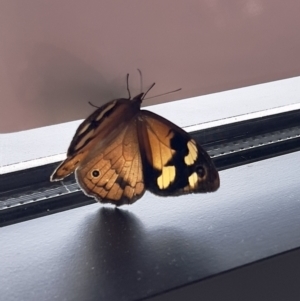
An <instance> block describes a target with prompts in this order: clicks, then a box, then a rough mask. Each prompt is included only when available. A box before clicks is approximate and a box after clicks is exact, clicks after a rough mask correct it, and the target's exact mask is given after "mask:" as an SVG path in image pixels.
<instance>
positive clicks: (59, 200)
mask: <svg viewBox="0 0 300 301" xmlns="http://www.w3.org/2000/svg"><path fill="white" fill-rule="evenodd" d="M283 108H284V107H283ZM280 111H281V112H280ZM245 116H246V115H245ZM260 116H261V117H255V118H252V119H249V118H248V117H249V116H247V117H246V118H244V119H243V118H238V121H237V122H230V123H224V122H223V124H222V125H217V126H213V127H209V128H204V129H203V127H202V129H200V130H197V126H193V127H191V128H190V129H193V131H191V132H190V134H191V136H192V137H193V138H194V139H195V140H197V141H198V142H199V143H200V144H201V145H202V146H203V147H204V148H205V149H206V150H207V151H208V153H209V154H210V156H211V157H212V158H213V160H214V163H215V165H216V167H217V169H218V170H224V169H227V168H232V167H236V166H239V165H243V164H247V163H250V162H254V161H258V160H263V159H266V158H271V157H274V156H278V155H282V154H287V153H290V152H293V151H297V150H299V149H300V109H298V108H297V109H292V110H290V111H287V110H286V109H282V110H277V111H276V113H275V114H271V115H268V114H266V115H263V114H261V115H260ZM57 164H58V162H55V163H51V164H47V165H43V166H38V167H33V168H28V169H24V170H19V171H15V172H9V173H5V174H1V175H0V226H4V225H8V224H12V223H16V222H20V221H24V220H28V219H31V218H35V217H38V216H43V215H47V214H51V213H55V212H59V211H62V210H67V209H70V208H75V207H79V206H83V205H87V204H92V203H94V200H93V199H92V198H88V197H86V196H85V195H84V194H83V193H82V192H81V191H80V189H79V188H78V186H77V184H76V181H75V179H74V176H73V177H69V178H68V179H67V180H66V181H63V182H56V183H51V182H50V181H49V177H50V174H51V173H52V171H53V170H54V168H55V167H56V166H57ZM221 180H222V179H221Z"/></svg>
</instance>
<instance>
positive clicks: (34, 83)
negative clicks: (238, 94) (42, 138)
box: [0, 0, 300, 133]
mask: <svg viewBox="0 0 300 301" xmlns="http://www.w3.org/2000/svg"><path fill="white" fill-rule="evenodd" d="M299 12H300V1H298V0H285V1H281V0H272V1H270V0H244V1H242V0H228V1H223V0H181V1H180V0H151V1H147V0H144V1H130V0H129V1H123V0H122V1H115V0H114V1H111V0H110V1H100V0H95V1H92V0H87V1H79V0H78V1H75V0H72V1H71V0H51V1H50V0H49V1H46V0H43V1H41V0H26V1H23V0H1V1H0V103H1V111H0V133H5V132H10V131H17V130H23V129H29V128H33V127H39V126H44V125H49V124H55V123H61V122H64V121H70V120H76V119H80V118H84V117H86V115H87V114H88V113H89V112H90V111H91V107H90V106H89V105H88V104H87V102H88V101H92V102H93V103H94V104H95V105H101V104H103V103H104V102H106V101H108V100H110V99H112V98H115V97H124V96H125V97H126V89H125V87H126V86H125V75H126V73H128V72H130V74H131V75H132V76H131V81H130V83H131V89H132V94H135V93H138V92H139V77H138V73H137V72H136V68H140V69H141V70H142V72H143V84H144V87H145V88H147V87H148V86H149V85H150V84H151V83H152V82H153V81H155V82H156V83H157V86H156V87H155V88H154V89H153V90H152V91H151V96H152V95H155V94H160V93H163V92H167V91H170V90H173V89H176V88H180V87H181V88H182V89H183V90H182V91H180V92H178V93H174V94H171V95H167V96H163V97H159V98H154V99H151V100H149V101H147V100H146V101H145V104H152V103H155V102H156V103H158V102H164V101H171V100H176V99H182V98H187V97H192V96H197V95H203V94H208V93H212V92H217V91H223V90H227V89H233V88H237V87H243V86H248V85H252V84H257V83H262V82H268V81H272V80H276V79H282V78H288V77H292V76H297V75H300V61H299V57H300V38H299V37H300V33H299V28H300V17H299ZM225 105H226V104H225ZM241 105H242V102H241Z"/></svg>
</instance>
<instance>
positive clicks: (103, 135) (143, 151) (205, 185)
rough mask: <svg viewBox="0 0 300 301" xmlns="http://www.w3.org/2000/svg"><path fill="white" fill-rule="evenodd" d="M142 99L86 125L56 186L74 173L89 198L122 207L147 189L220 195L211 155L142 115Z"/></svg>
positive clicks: (104, 111) (119, 103)
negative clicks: (216, 191)
mask: <svg viewBox="0 0 300 301" xmlns="http://www.w3.org/2000/svg"><path fill="white" fill-rule="evenodd" d="M143 96H144V93H141V94H139V95H137V96H135V97H134V98H132V99H131V98H128V99H126V98H121V99H117V100H113V101H110V102H108V103H107V104H105V105H104V106H102V107H100V108H98V109H97V110H95V112H94V113H92V114H91V115H90V116H89V117H88V118H87V119H86V120H84V121H83V122H82V123H81V125H80V126H79V127H78V129H77V131H76V133H75V135H74V137H73V140H72V142H71V144H70V146H69V149H68V152H67V158H66V159H65V160H64V161H63V162H62V163H61V164H60V165H59V166H58V167H57V169H56V170H55V171H54V173H53V174H52V176H51V181H58V180H63V179H64V178H65V177H67V176H68V175H70V174H71V173H73V172H75V177H76V180H77V182H78V184H79V186H80V187H81V188H82V190H83V191H84V193H85V194H86V195H88V196H92V197H94V198H95V199H96V200H97V201H99V202H101V203H113V204H115V205H117V206H120V205H123V204H132V203H133V202H135V201H136V200H138V199H139V198H140V197H142V195H143V194H144V192H145V190H146V189H147V190H149V191H151V192H152V193H154V194H156V195H160V196H171V195H181V194H186V193H198V192H212V191H215V190H217V189H218V188H219V185H220V180H219V175H218V172H217V170H216V168H215V166H214V164H213V162H212V161H211V159H210V157H209V156H208V154H207V153H206V152H205V151H204V150H203V149H202V148H201V146H200V145H198V144H197V142H196V141H195V140H193V139H192V138H191V137H190V136H189V134H188V133H186V132H185V131H184V130H182V129H181V128H179V127H178V126H176V125H175V124H173V123H171V122H170V121H168V120H166V119H164V118H163V117H161V116H159V115H157V114H154V113H152V112H150V111H146V110H141V103H142V100H143Z"/></svg>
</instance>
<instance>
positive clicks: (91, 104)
mask: <svg viewBox="0 0 300 301" xmlns="http://www.w3.org/2000/svg"><path fill="white" fill-rule="evenodd" d="M89 105H90V106H92V107H94V108H97V109H99V108H100V107H98V106H96V105H94V104H93V103H91V102H90V101H89Z"/></svg>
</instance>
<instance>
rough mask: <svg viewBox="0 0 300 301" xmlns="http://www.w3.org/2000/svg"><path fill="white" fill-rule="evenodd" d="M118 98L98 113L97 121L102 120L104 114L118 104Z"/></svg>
mask: <svg viewBox="0 0 300 301" xmlns="http://www.w3.org/2000/svg"><path fill="white" fill-rule="evenodd" d="M116 102H117V100H114V101H113V102H112V103H111V104H109V105H107V107H106V108H105V109H104V110H103V111H101V112H100V114H99V115H98V117H97V118H96V120H97V121H99V120H101V119H102V117H103V116H104V114H105V113H106V112H107V111H109V110H111V109H112V108H113V107H114V106H115V105H116Z"/></svg>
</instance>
